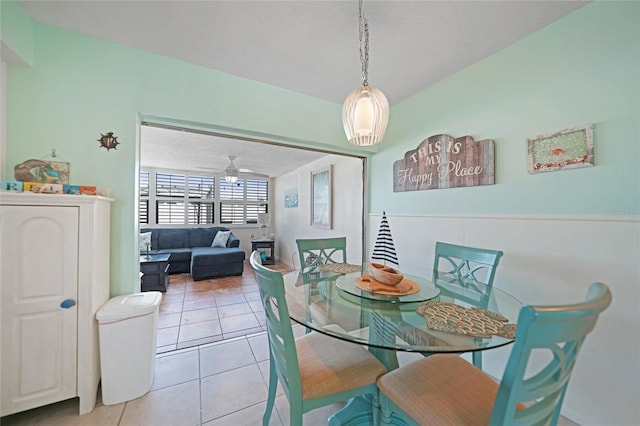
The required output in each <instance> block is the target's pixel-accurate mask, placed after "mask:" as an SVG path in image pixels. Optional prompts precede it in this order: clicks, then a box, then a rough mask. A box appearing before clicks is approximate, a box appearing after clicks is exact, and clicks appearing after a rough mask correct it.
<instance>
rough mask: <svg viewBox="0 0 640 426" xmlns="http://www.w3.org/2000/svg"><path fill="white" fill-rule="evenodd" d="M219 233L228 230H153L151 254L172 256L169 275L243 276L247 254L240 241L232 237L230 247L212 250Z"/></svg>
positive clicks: (228, 242)
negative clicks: (186, 273)
mask: <svg viewBox="0 0 640 426" xmlns="http://www.w3.org/2000/svg"><path fill="white" fill-rule="evenodd" d="M218 231H228V229H227V228H223V227H219V226H212V227H209V228H152V229H141V230H140V232H141V233H144V232H151V253H169V254H170V255H171V256H170V257H169V271H168V272H169V273H170V274H179V273H185V272H188V273H190V274H191V277H192V278H193V279H194V280H196V281H198V280H205V279H209V278H217V277H224V276H230V275H242V272H243V270H244V259H245V253H244V251H243V250H241V249H240V248H239V246H240V240H239V239H238V238H236V236H235V235H233V233H232V234H230V235H229V239H228V240H227V245H226V247H211V244H212V242H213V239H214V237H215V235H216V234H217V233H218Z"/></svg>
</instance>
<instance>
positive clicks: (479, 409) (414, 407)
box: [378, 283, 611, 426]
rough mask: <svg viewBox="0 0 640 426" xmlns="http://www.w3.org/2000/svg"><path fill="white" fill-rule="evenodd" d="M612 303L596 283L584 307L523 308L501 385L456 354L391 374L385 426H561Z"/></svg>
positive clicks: (383, 400)
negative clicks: (583, 357)
mask: <svg viewBox="0 0 640 426" xmlns="http://www.w3.org/2000/svg"><path fill="white" fill-rule="evenodd" d="M610 303H611V292H610V291H609V288H608V287H607V286H606V285H605V284H602V283H593V284H591V286H590V287H589V290H588V292H587V297H586V300H585V302H582V303H578V304H574V305H562V306H524V307H522V309H521V310H520V314H519V316H518V324H517V328H516V340H515V343H514V346H513V349H512V350H511V355H510V356H509V360H508V362H507V366H506V368H505V371H504V374H503V376H502V381H501V382H500V383H496V382H495V381H494V380H493V379H492V378H491V377H489V376H488V375H486V374H485V373H483V372H482V371H481V370H480V369H478V368H476V367H475V366H473V365H471V364H470V363H468V362H467V361H465V360H464V359H462V358H460V357H459V356H456V355H450V354H446V355H445V354H440V355H433V356H430V357H426V358H423V359H420V360H418V361H415V362H413V363H411V364H408V365H406V366H404V367H401V368H399V369H397V370H394V371H392V372H390V373H387V374H385V375H384V376H382V377H381V378H380V379H378V388H379V392H380V405H381V413H382V415H381V421H382V424H391V421H392V416H397V417H400V418H401V419H403V420H404V421H405V422H406V423H407V424H409V425H418V424H420V425H422V424H433V425H443V424H460V425H467V424H478V425H486V424H488V425H490V426H498V425H509V426H518V425H523V426H524V425H527V426H528V425H556V424H557V423H558V418H559V416H560V408H561V407H562V402H563V400H564V396H565V393H566V391H567V385H568V383H569V378H570V377H571V373H572V371H573V367H574V366H575V362H576V357H577V355H578V352H579V351H580V348H581V347H582V343H583V342H584V339H585V337H586V336H587V334H589V333H590V332H591V331H592V330H593V328H594V326H595V325H596V321H597V320H598V315H599V314H600V313H601V312H602V311H604V310H605V309H606V308H607V307H608V306H609V304H610ZM392 413H393V414H392Z"/></svg>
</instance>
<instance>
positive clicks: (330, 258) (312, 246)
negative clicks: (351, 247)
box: [296, 237, 347, 273]
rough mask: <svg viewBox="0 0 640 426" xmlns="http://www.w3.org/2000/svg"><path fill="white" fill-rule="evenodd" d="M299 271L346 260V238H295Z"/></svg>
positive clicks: (306, 270)
mask: <svg viewBox="0 0 640 426" xmlns="http://www.w3.org/2000/svg"><path fill="white" fill-rule="evenodd" d="M296 245H297V246H298V256H299V257H300V271H301V272H303V273H304V272H308V271H309V270H312V269H314V268H316V267H317V266H319V265H322V264H326V263H346V262H347V238H346V237H335V238H311V239H302V238H299V239H297V240H296Z"/></svg>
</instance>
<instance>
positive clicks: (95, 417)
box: [1, 326, 343, 426]
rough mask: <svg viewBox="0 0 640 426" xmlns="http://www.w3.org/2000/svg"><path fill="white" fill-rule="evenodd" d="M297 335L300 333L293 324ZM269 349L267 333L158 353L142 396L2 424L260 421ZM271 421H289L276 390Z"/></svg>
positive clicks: (320, 418) (310, 420) (181, 425)
mask: <svg viewBox="0 0 640 426" xmlns="http://www.w3.org/2000/svg"><path fill="white" fill-rule="evenodd" d="M294 329H295V333H296V335H301V334H303V333H304V329H303V328H302V327H300V326H294ZM268 374H269V348H268V343H267V336H266V333H264V332H261V333H258V334H254V335H249V336H242V337H238V338H234V339H229V340H225V341H222V342H216V343H210V344H205V345H201V346H198V347H193V348H187V349H181V350H176V351H171V352H167V353H163V354H159V355H157V358H156V366H155V380H154V382H153V385H152V387H151V390H150V391H149V392H148V393H147V394H145V395H144V396H142V397H140V398H138V399H135V400H133V401H129V402H126V403H122V404H117V405H112V406H105V405H102V402H101V400H100V396H99V397H98V404H97V405H96V408H95V409H94V410H93V411H92V412H91V413H89V414H85V415H82V416H78V412H77V410H78V400H77V399H72V400H69V401H64V402H61V403H57V404H52V405H48V406H46V407H41V408H37V409H34V410H30V411H25V412H23V413H18V414H14V415H12V416H7V417H4V418H2V419H1V424H2V426H17V425H20V426H26V425H47V426H71V425H73V426H80V425H82V426H84V425H87V426H88V425H92V426H93V425H99V426H111V425H118V426H133V425H136V426H141V425H153V426H165V425H166V426H196V425H207V426H231V425H233V426H236V425H260V424H262V415H263V413H264V409H265V404H266V400H267V383H268ZM277 395H278V396H277V398H276V407H275V409H274V411H273V413H272V416H271V421H270V424H271V425H288V424H289V403H288V401H287V398H286V397H285V396H284V394H283V393H282V390H281V389H279V390H278V394H277ZM342 406H343V404H334V405H332V406H328V407H323V408H319V409H317V410H313V411H310V412H308V413H306V414H305V415H304V424H305V425H319V424H326V423H327V418H328V417H329V416H330V415H331V414H333V413H334V412H336V411H337V410H339V409H340V408H342Z"/></svg>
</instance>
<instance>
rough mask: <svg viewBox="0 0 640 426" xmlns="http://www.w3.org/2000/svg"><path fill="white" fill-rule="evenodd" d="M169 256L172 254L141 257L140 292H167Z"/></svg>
mask: <svg viewBox="0 0 640 426" xmlns="http://www.w3.org/2000/svg"><path fill="white" fill-rule="evenodd" d="M169 256H171V255H170V254H152V255H149V256H148V257H147V255H145V254H143V255H140V272H142V278H140V290H141V291H162V292H165V291H167V287H169V274H168V273H167V272H168V271H169Z"/></svg>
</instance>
